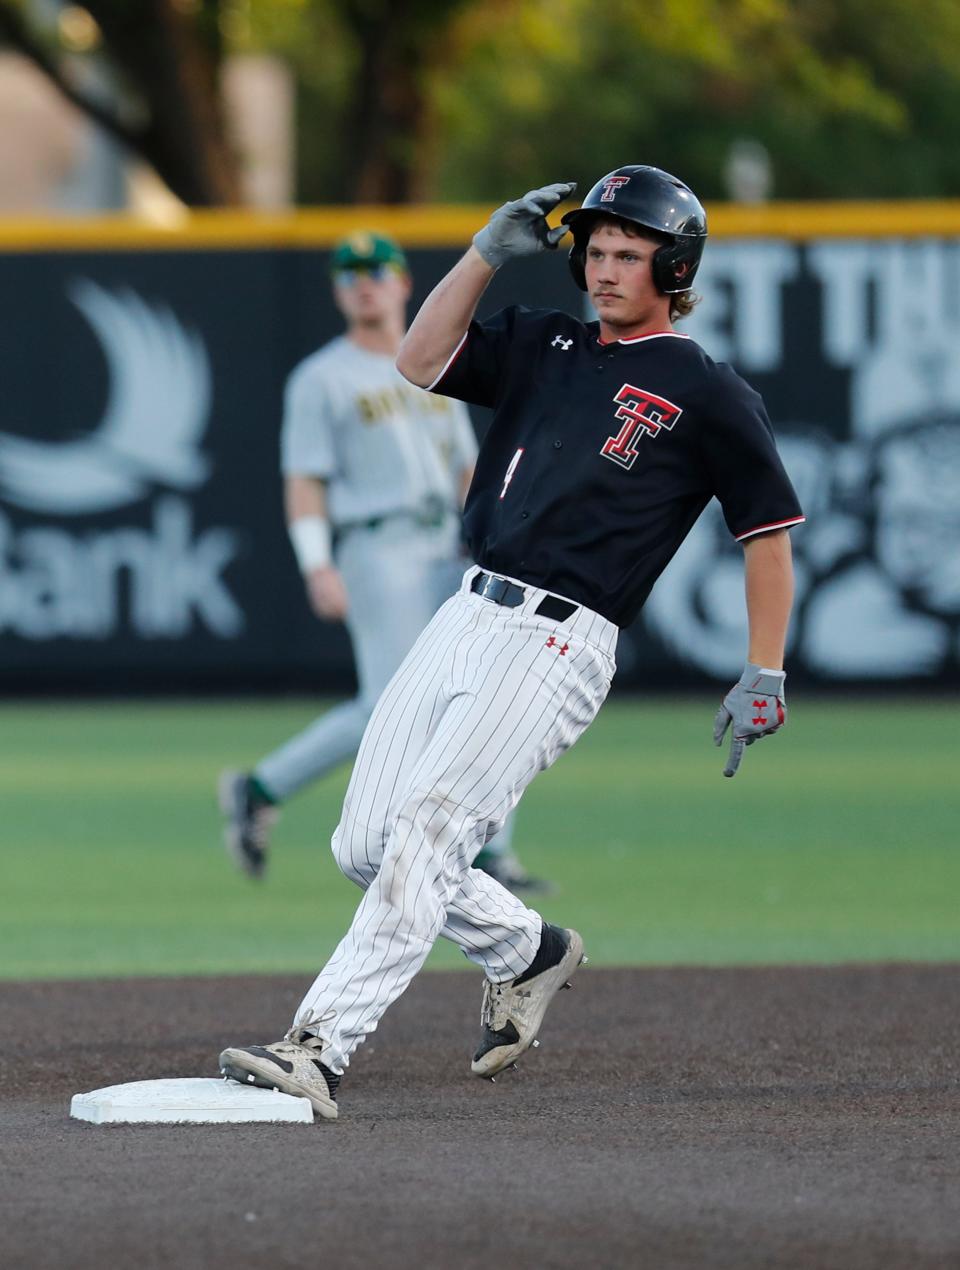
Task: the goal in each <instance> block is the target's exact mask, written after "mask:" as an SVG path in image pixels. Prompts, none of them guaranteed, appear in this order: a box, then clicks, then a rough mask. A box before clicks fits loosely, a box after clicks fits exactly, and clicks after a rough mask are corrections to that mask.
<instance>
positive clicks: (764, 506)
mask: <svg viewBox="0 0 960 1270" xmlns="http://www.w3.org/2000/svg"><path fill="white" fill-rule="evenodd" d="M572 189H573V186H572V185H570V184H566V183H563V184H556V185H548V186H545V187H544V188H542V189H539V190H534V191H532V192H531V193H529V194H527V195H526V196H525V197H524V198H522V199H519V200H517V201H515V202H511V203H507V204H505V206H503V207H502V208H500V209H499V211H497V212H495V213H494V215H493V217H492V218H491V220H490V222H489V224H487V225H486V226H485V227H484V228H482V229H481V230H480V231H479V232H478V233H477V234H476V236H475V237H474V240H473V245H472V246H471V248H470V249H469V250H468V252H467V254H466V255H465V256H464V257H463V258H462V259H461V260H460V261H459V263H458V264H457V265H456V266H455V267H454V268H453V270H452V271H451V272H450V273H449V274H448V275H447V277H446V278H445V279H444V280H443V281H442V282H441V283H440V284H439V286H438V287H437V288H436V289H435V290H434V291H433V292H432V293H431V295H430V296H429V297H428V298H427V300H426V302H425V303H424V305H423V307H422V308H421V310H420V313H419V314H418V316H417V318H416V320H415V321H414V323H413V325H412V326H411V328H410V330H409V332H408V333H407V335H406V337H405V338H404V340H403V343H402V345H401V348H400V355H399V358H398V363H397V364H398V366H399V368H400V370H401V372H402V373H403V374H404V375H405V376H406V377H407V378H408V379H409V380H410V381H411V382H413V383H416V384H420V385H422V386H424V387H427V388H429V389H430V390H431V391H434V392H437V391H441V392H443V393H444V394H445V395H448V396H453V397H458V398H460V399H461V400H464V401H470V402H476V403H478V404H482V405H486V406H490V407H492V409H493V411H494V416H493V421H492V424H491V426H490V430H489V432H488V434H487V436H486V437H485V439H484V442H483V445H482V446H481V448H480V454H479V458H478V461H477V467H476V472H475V475H474V478H473V482H472V484H471V488H470V492H469V495H468V498H467V503H466V511H465V525H466V531H467V536H468V542H469V545H470V549H471V552H472V555H473V558H474V560H475V561H476V564H475V565H474V566H473V567H471V568H468V569H467V571H466V573H465V574H464V577H463V581H462V584H461V587H460V590H459V592H458V593H457V594H456V595H455V596H453V597H452V598H451V599H449V600H448V601H447V603H446V604H445V605H444V606H443V607H442V608H441V609H440V611H439V612H438V613H437V615H436V616H435V617H434V618H433V620H432V621H431V623H430V625H429V626H428V627H427V629H426V630H425V631H424V632H423V633H422V634H421V636H420V637H419V639H418V640H417V642H416V644H415V645H414V647H413V649H412V650H411V652H410V655H409V656H408V657H407V658H406V660H405V661H404V663H403V665H402V667H401V668H400V670H399V672H398V673H397V675H396V676H395V677H394V678H393V679H392V680H391V682H390V685H389V686H388V688H387V690H386V692H385V693H384V695H383V696H382V697H381V699H380V701H379V702H378V704H377V707H376V709H375V710H374V712H373V715H372V717H371V719H370V722H369V724H368V725H367V729H366V732H365V734H364V738H363V742H362V744H361V747H360V752H359V754H358V756H357V762H356V764H355V766H354V770H353V777H352V779H351V781H350V785H349V788H348V790H347V795H346V799H345V802H344V806H343V815H342V818H341V821H340V824H339V826H338V827H337V830H336V833H335V835H334V850H335V852H336V855H337V857H338V859H339V861H340V864H341V867H342V868H343V869H344V870H346V871H347V872H348V873H349V874H350V875H351V876H355V877H357V878H358V880H362V881H363V883H364V884H365V885H366V887H367V890H366V894H365V895H364V898H363V900H362V902H361V904H360V906H359V908H358V909H357V913H356V916H355V917H354V920H353V922H352V924H351V926H350V929H349V930H348V932H347V934H346V935H345V937H344V938H343V940H342V941H341V943H340V945H339V946H338V948H337V949H336V951H335V952H334V954H333V956H332V957H331V958H330V960H329V961H328V963H327V964H326V966H325V967H324V968H323V969H322V970H321V971H320V974H319V975H318V976H317V978H316V980H315V981H314V983H313V985H312V986H311V987H310V989H309V990H308V992H307V994H306V996H305V997H304V999H303V1002H302V1003H301V1005H300V1008H299V1010H298V1011H297V1014H296V1016H295V1019H294V1022H293V1026H292V1028H291V1030H290V1031H289V1032H288V1033H287V1036H286V1038H285V1039H284V1040H283V1041H280V1042H276V1043H274V1044H270V1045H264V1046H251V1047H249V1048H244V1047H236V1048H230V1049H226V1050H224V1051H223V1053H222V1054H221V1055H220V1068H221V1071H222V1073H223V1074H224V1075H226V1076H230V1077H233V1078H234V1079H236V1080H241V1081H247V1082H250V1083H253V1084H262V1085H268V1086H274V1087H276V1088H278V1089H281V1090H284V1091H286V1092H288V1093H291V1094H298V1095H302V1096H305V1097H307V1098H309V1099H310V1101H311V1103H312V1104H313V1107H314V1108H315V1110H316V1112H317V1113H318V1114H319V1115H320V1116H321V1117H326V1118H330V1119H332V1118H334V1117H335V1116H336V1115H337V1102H336V1093H337V1088H338V1085H339V1082H340V1078H341V1075H342V1073H343V1071H344V1068H345V1067H346V1066H347V1064H348V1062H349V1060H350V1057H351V1055H352V1054H353V1051H354V1050H355V1049H356V1047H357V1046H358V1045H359V1044H360V1042H361V1041H362V1040H363V1039H364V1038H365V1037H366V1036H367V1035H368V1034H369V1033H370V1032H372V1031H373V1030H374V1029H375V1028H376V1026H377V1024H378V1022H379V1020H380V1018H381V1017H382V1015H383V1013H384V1011H385V1010H386V1009H387V1008H388V1007H389V1005H390V1003H391V1002H392V1001H394V1000H395V999H396V998H397V997H398V996H399V995H400V993H401V992H403V990H404V988H405V987H406V986H407V984H408V983H409V982H410V980H411V978H412V977H413V975H414V974H416V972H417V971H418V970H419V969H420V967H421V966H422V965H423V962H424V960H425V958H426V956H427V953H428V952H429V950H430V948H431V946H432V945H433V943H434V941H435V940H436V938H437V936H438V935H440V934H443V935H445V936H447V938H449V939H452V940H454V941H455V942H457V943H458V944H459V945H460V947H461V948H462V949H463V951H464V953H465V954H466V956H467V957H468V958H469V959H470V960H471V961H473V962H474V963H475V964H476V965H478V966H480V967H482V969H483V971H484V974H485V976H486V981H485V984H484V993H483V1005H482V1024H481V1026H482V1030H481V1037H480V1043H479V1045H478V1047H477V1050H476V1052H475V1054H474V1058H473V1062H472V1065H471V1070H472V1071H473V1072H474V1073H475V1074H476V1075H478V1076H488V1077H492V1076H494V1075H495V1074H496V1073H497V1072H499V1071H501V1070H503V1069H504V1068H505V1067H508V1066H510V1065H511V1064H512V1063H514V1062H515V1060H516V1059H517V1058H518V1057H519V1056H520V1055H521V1054H523V1053H524V1051H525V1050H527V1049H528V1048H529V1047H530V1046H531V1045H533V1044H534V1043H535V1041H536V1037H537V1033H538V1031H539V1029H540V1025H541V1022H542V1020H543V1017H544V1013H545V1011H546V1009H547V1006H548V1005H549V1003H550V1001H551V999H552V998H553V996H554V995H555V993H556V992H557V990H558V989H559V988H560V987H562V986H563V985H564V984H565V983H566V982H567V981H568V980H569V977H570V975H571V974H572V973H573V972H574V971H575V970H576V968H577V965H578V964H579V963H580V961H581V959H582V957H583V942H582V940H581V938H580V936H579V935H578V934H577V933H576V931H574V930H570V929H564V928H560V927H556V926H552V925H550V924H549V923H546V922H544V921H543V920H542V919H541V918H540V916H539V915H538V914H537V913H536V912H534V911H533V910H531V909H530V908H528V907H526V905H524V903H523V902H522V900H521V899H520V898H518V897H517V896H515V895H513V894H511V893H510V892H508V891H507V890H505V889H504V888H503V887H502V886H500V885H499V884H498V883H497V882H496V881H494V880H493V879H492V878H490V877H488V876H486V875H485V874H483V873H481V872H478V871H477V870H476V869H473V868H471V863H472V861H473V860H474V858H475V856H476V853H477V851H478V850H479V849H480V847H481V845H482V844H483V842H484V841H485V840H486V838H488V837H489V836H490V835H491V834H492V833H494V832H495V831H496V829H497V827H498V826H499V825H500V824H501V823H502V822H503V819H504V817H505V816H506V815H507V813H508V812H509V810H510V809H511V808H512V807H514V806H515V805H516V803H517V801H518V799H519V798H520V796H521V794H522V792H523V790H524V789H525V787H526V786H527V785H528V784H529V782H530V781H531V780H532V779H533V777H534V776H535V775H536V774H537V773H538V772H540V771H542V770H543V769H545V768H547V767H549V766H550V764H551V763H553V761H554V760H555V759H556V758H557V757H558V756H559V755H560V754H561V753H562V752H563V751H564V750H566V749H568V748H569V747H570V746H571V745H573V744H574V742H575V741H576V740H577V738H578V737H579V736H580V735H581V733H582V732H583V731H584V729H585V728H586V727H587V726H588V725H589V723H590V722H591V720H592V719H593V717H594V716H595V714H596V712H597V710H598V709H599V707H600V705H601V703H602V702H603V700H604V698H605V697H606V695H607V691H608V689H609V687H610V681H611V679H612V678H613V674H614V669H615V661H614V657H615V652H616V643H617V633H618V630H619V628H620V627H621V626H624V625H626V624H627V623H629V622H631V621H633V619H634V618H635V617H636V615H637V612H638V610H639V609H640V607H641V605H642V604H643V601H644V599H645V597H646V596H647V594H648V593H649V591H650V589H651V587H652V586H653V583H654V581H655V580H656V578H657V576H658V575H659V574H660V572H661V571H662V570H663V568H664V567H665V566H666V564H667V562H668V561H669V560H670V558H671V556H672V555H673V554H674V552H675V551H676V550H677V547H678V546H679V544H680V542H681V541H682V540H683V538H684V536H685V535H686V533H687V532H688V531H689V529H690V527H691V526H692V525H693V523H694V521H695V520H696V519H697V517H698V516H699V515H700V513H701V512H702V511H703V509H704V507H705V506H706V504H707V502H708V501H709V500H710V498H711V497H714V496H716V497H717V498H718V499H719V501H720V504H721V507H722V509H723V513H724V516H725V518H726V522H727V525H728V527H729V529H730V532H731V533H732V534H733V536H734V537H735V538H736V539H737V540H739V541H740V542H741V543H742V544H743V547H744V557H745V572H746V603H747V611H748V617H749V646H748V649H747V650H746V651H747V664H746V667H745V669H744V672H743V674H742V676H741V678H740V680H739V681H738V683H737V684H735V685H734V687H733V688H731V690H730V691H729V692H728V693H727V695H726V697H725V698H724V700H723V703H722V705H721V707H720V709H719V711H718V712H717V717H716V720H715V724H714V739H715V741H716V743H717V744H718V745H719V744H721V743H722V741H723V738H724V736H725V735H726V733H727V732H728V731H730V732H731V734H732V739H731V748H730V753H729V758H728V760H727V763H726V766H725V769H724V774H725V775H727V776H733V775H734V774H735V773H736V771H737V770H738V767H739V765H740V763H741V761H742V758H743V755H744V752H745V748H746V747H747V746H748V745H751V744H753V743H754V742H755V741H757V740H759V739H760V738H761V737H764V736H768V735H770V734H771V733H773V732H776V731H777V730H778V729H779V728H780V727H781V726H782V725H783V723H784V722H785V720H786V711H785V706H784V692H783V683H784V672H783V650H784V642H785V637H786V629H787V622H788V618H789V613H790V608H791V602H792V593H793V589H792V566H791V556H790V544H789V539H788V535H787V532H786V531H787V529H788V528H789V527H790V526H791V525H796V524H798V523H799V522H800V521H801V520H802V519H803V515H802V512H801V510H800V507H799V504H798V502H797V498H796V495H795V493H794V491H793V488H792V486H791V484H790V481H789V480H788V478H787V476H786V473H785V472H784V469H783V466H782V464H781V462H780V459H779V457H778V455H777V451H776V447H775V444H774V440H773V435H772V432H771V429H770V424H769V422H768V420H767V417H766V413H765V411H764V408H763V403H762V401H761V400H760V397H759V396H758V395H757V394H756V393H755V392H754V391H753V390H752V389H751V388H750V387H748V385H747V384H746V383H744V381H743V380H742V379H740V377H739V376H738V375H736V374H735V372H734V371H733V370H731V369H730V368H729V367H728V366H725V365H717V364H715V363H714V362H713V361H711V359H710V358H709V357H708V356H707V355H706V353H705V352H704V351H703V349H701V348H699V347H698V346H697V345H696V344H695V343H694V342H693V341H692V340H690V339H689V338H687V337H686V336H684V335H682V334H680V333H679V332H677V331H675V330H674V328H673V322H674V321H675V320H676V319H677V318H678V317H680V316H682V315H683V314H684V313H687V312H689V311H690V308H691V303H692V297H691V295H690V288H691V285H692V283H693V280H694V276H695V274H696V271H697V266H698V264H699V262H700V257H701V253H702V251H703V247H704V242H705V239H706V217H705V215H704V211H703V208H702V207H701V205H700V203H699V202H698V201H697V199H696V197H695V196H694V194H693V193H692V192H691V191H690V190H689V189H688V188H687V186H685V185H684V184H683V183H682V182H680V181H678V180H677V179H676V178H675V177H672V176H670V175H669V174H668V173H666V172H662V171H660V170H659V169H657V168H651V167H639V166H634V167H624V168H620V169H618V170H617V171H615V172H612V173H610V174H609V176H606V177H604V178H603V179H602V180H601V181H599V182H598V183H597V185H595V186H594V188H593V189H592V190H591V191H590V193H589V194H588V195H587V197H586V199H585V200H584V202H583V205H582V207H581V208H580V209H579V210H577V211H574V212H568V213H567V214H566V215H565V216H564V217H563V223H562V224H561V225H560V226H558V227H556V228H550V227H549V225H548V223H547V220H546V216H547V214H548V213H549V212H550V211H551V210H552V209H553V208H554V207H555V206H556V205H557V204H558V203H559V202H560V201H561V200H563V199H564V198H566V197H567V196H568V195H569V194H570V193H571V191H572ZM568 230H572V233H573V247H572V249H571V251H570V267H571V270H572V273H573V277H574V279H575V281H576V282H577V284H578V286H580V287H581V288H583V289H585V290H586V291H587V292H588V293H589V296H590V299H591V300H592V302H593V305H594V308H595V310H596V312H597V314H598V317H599V320H598V321H595V322H588V323H584V322H581V321H578V320H577V319H576V318H573V317H570V316H568V315H567V314H566V313H559V312H550V311H539V312H537V311H528V310H525V309H522V308H517V307H512V308H508V309H505V310H504V311H502V312H500V313H498V314H497V315H496V316H495V317H493V318H492V319H490V320H489V321H486V322H478V321H476V320H475V318H474V311H475V309H476V305H477V303H478V301H479V299H480V297H481V295H482V294H483V291H484V289H485V288H486V286H487V284H488V283H489V281H490V279H491V278H492V277H493V274H494V272H495V270H497V269H498V268H500V267H501V266H503V265H505V264H507V263H508V262H509V261H510V260H511V259H513V258H515V257H519V256H525V255H529V254H532V253H535V252H540V251H544V250H549V249H550V248H552V247H555V246H556V245H557V243H558V241H559V239H560V238H561V237H562V236H563V235H564V234H565V233H566V232H567V231H568Z"/></svg>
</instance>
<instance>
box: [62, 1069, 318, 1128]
mask: <svg viewBox="0 0 960 1270" xmlns="http://www.w3.org/2000/svg"><path fill="white" fill-rule="evenodd" d="M70 1115H71V1116H74V1117H75V1118H76V1119H77V1120H89V1121H91V1122H92V1123H93V1124H183V1123H184V1122H187V1123H190V1124H245V1123H248V1122H250V1121H252V1120H270V1121H277V1120H283V1121H293V1122H295V1123H297V1124H312V1123H313V1108H312V1107H311V1106H310V1103H309V1100H308V1099H306V1098H294V1097H292V1096H291V1095H290V1094H281V1093H278V1092H277V1091H276V1090H272V1089H260V1088H258V1087H257V1086H255V1085H239V1084H237V1082H236V1081H234V1080H214V1079H212V1078H211V1077H198V1078H196V1079H191V1080H135V1081H132V1082H131V1083H130V1084H128V1085H108V1086H107V1087H106V1088H105V1089H94V1090H91V1092H90V1093H87V1094H75V1095H74V1096H73V1099H72V1100H71V1102H70Z"/></svg>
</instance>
